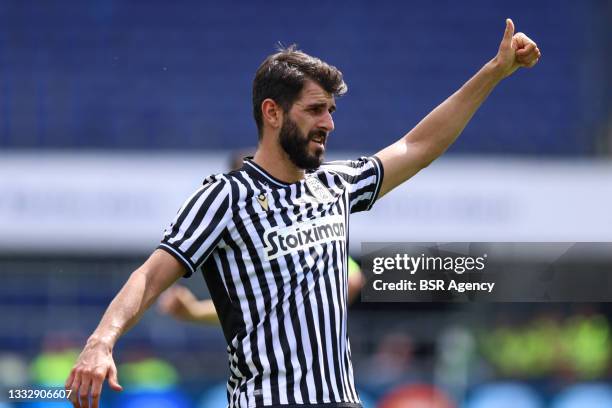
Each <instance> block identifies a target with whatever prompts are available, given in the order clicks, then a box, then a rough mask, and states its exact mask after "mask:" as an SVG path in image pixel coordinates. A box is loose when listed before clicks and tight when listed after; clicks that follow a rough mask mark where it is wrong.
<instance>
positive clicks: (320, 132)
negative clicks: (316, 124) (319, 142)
mask: <svg viewBox="0 0 612 408" xmlns="http://www.w3.org/2000/svg"><path fill="white" fill-rule="evenodd" d="M317 136H320V137H322V138H323V140H327V132H326V131H324V130H320V129H319V130H313V131H310V132H309V133H308V139H312V138H314V137H317Z"/></svg>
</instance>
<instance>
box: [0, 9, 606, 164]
mask: <svg viewBox="0 0 612 408" xmlns="http://www.w3.org/2000/svg"><path fill="white" fill-rule="evenodd" d="M295 7H296V6H295V5H293V4H288V3H286V2H281V1H271V2H266V5H265V6H263V5H261V4H258V3H252V2H247V1H230V2H223V3H218V2H201V1H193V0H190V1H181V2H177V3H173V4H172V6H171V7H168V3H167V2H165V1H160V0H155V1H148V2H146V3H140V2H133V1H116V0H102V1H97V2H82V1H78V0H64V1H62V2H41V3H38V4H37V5H36V7H33V6H32V5H31V4H29V3H27V2H23V1H18V0H5V1H3V2H2V4H1V5H0V66H1V67H2V68H1V71H0V90H1V92H0V95H1V96H0V98H1V99H0V103H1V106H2V108H1V110H0V147H2V148H41V147H42V148H76V149H84V148H108V149H167V148H172V149H193V148H198V149H235V148H242V147H247V146H252V145H253V144H254V143H255V141H256V132H255V127H254V124H253V120H252V118H251V116H252V115H251V105H250V88H251V80H252V76H253V73H254V71H255V69H256V67H257V66H258V65H259V63H260V62H261V61H262V59H263V58H264V56H265V55H268V54H269V53H270V52H271V51H272V50H273V47H274V45H275V44H276V43H277V42H278V41H282V42H283V43H285V44H290V43H293V42H296V43H298V44H299V45H300V46H301V47H302V48H303V49H304V50H306V51H307V52H310V53H312V54H314V55H317V56H321V57H322V58H324V59H327V60H329V61H330V62H332V63H333V64H335V65H337V66H338V67H340V68H341V69H342V70H343V71H344V73H345V76H346V79H347V82H348V84H349V88H350V91H349V94H348V95H347V97H346V98H344V99H343V100H342V102H341V103H340V104H339V108H340V109H339V110H338V112H337V116H336V125H337V131H336V132H335V133H334V135H333V137H332V138H331V140H330V143H331V147H332V148H336V149H338V148H339V149H342V148H346V146H351V148H352V149H355V150H359V151H363V152H374V151H376V150H378V149H379V148H381V147H382V146H385V145H387V144H388V143H389V142H391V141H393V140H395V139H396V138H398V137H399V136H401V135H402V134H403V133H404V132H405V131H406V130H407V129H408V128H409V127H411V126H412V125H414V124H416V122H417V121H418V120H420V118H421V117H422V116H423V115H424V114H425V113H427V112H428V111H429V110H431V108H433V107H434V106H435V105H436V104H438V103H439V102H441V101H442V100H443V99H444V98H445V97H446V96H448V95H449V94H450V93H451V92H453V91H454V90H455V89H456V88H457V87H458V86H459V85H460V84H462V83H463V82H464V81H465V80H466V79H467V78H468V77H469V76H471V75H472V74H473V72H474V71H475V70H476V69H477V68H479V67H480V64H482V63H483V62H484V61H486V60H487V59H488V58H491V57H492V56H493V55H494V54H493V53H494V51H495V50H496V47H497V45H498V43H499V40H500V38H501V34H502V32H503V21H504V18H505V17H507V16H512V17H513V18H514V19H515V21H516V23H517V30H521V31H525V32H527V33H528V34H529V35H531V36H532V37H533V38H535V39H537V41H538V43H539V45H540V48H541V49H542V50H543V59H542V63H541V64H540V65H539V66H538V69H537V70H533V72H530V73H529V74H526V73H520V74H519V75H518V76H520V78H511V79H510V80H508V81H507V82H506V83H504V84H503V85H502V86H501V89H500V90H499V91H498V93H503V95H504V96H503V98H502V97H497V98H492V101H490V102H489V103H488V104H486V105H485V106H484V107H483V109H482V110H481V111H480V112H479V113H478V114H477V115H476V120H474V121H473V123H472V124H471V125H470V126H469V127H468V128H467V129H466V132H465V135H464V137H462V138H461V139H460V141H459V142H458V143H457V144H456V145H455V146H454V147H453V148H452V150H451V151H452V152H470V153H503V154H540V155H541V154H545V155H592V154H595V153H596V152H597V150H598V148H599V149H601V140H600V139H601V138H602V137H603V136H602V132H603V131H604V129H605V126H606V125H607V124H608V119H609V118H608V117H606V115H609V113H610V112H609V107H610V105H609V100H607V101H606V98H608V99H609V94H608V95H606V93H609V90H610V88H609V87H610V84H609V82H606V69H607V72H609V71H610V69H611V66H610V65H609V64H610V61H609V55H610V52H609V51H610V50H609V47H610V44H609V42H606V41H605V40H604V39H605V37H606V34H607V35H608V37H609V35H610V28H609V24H607V23H609V16H610V14H609V8H610V6H609V2H606V1H605V0H592V1H579V2H577V1H572V0H562V1H552V0H546V1H538V2H532V3H529V5H528V6H526V7H525V5H521V4H508V3H497V2H490V1H486V0H474V1H470V2H468V3H466V4H465V5H464V6H462V7H461V10H459V9H458V6H457V5H456V3H454V2H452V1H436V2H428V1H411V2H388V3H385V4H384V5H382V6H380V7H378V6H376V7H373V6H372V3H371V2H368V1H363V0H362V1H351V2H348V1H347V2H334V4H333V5H332V4H331V3H327V2H314V3H312V2H311V3H308V6H306V5H302V6H300V7H299V11H298V10H296V8H295ZM464 10H465V12H463V11H464ZM296 11H298V12H296ZM458 12H459V13H461V15H460V18H458V15H457V13H458ZM606 17H607V19H606ZM606 24H607V25H606ZM606 47H607V48H606ZM606 50H607V53H606ZM606 55H607V57H606ZM606 84H607V85H606ZM365 129H367V132H364V130H365Z"/></svg>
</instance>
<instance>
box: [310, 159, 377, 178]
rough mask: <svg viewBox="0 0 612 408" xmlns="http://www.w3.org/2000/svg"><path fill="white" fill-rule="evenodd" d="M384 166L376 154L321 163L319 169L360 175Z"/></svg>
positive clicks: (345, 174) (343, 175) (338, 173)
mask: <svg viewBox="0 0 612 408" xmlns="http://www.w3.org/2000/svg"><path fill="white" fill-rule="evenodd" d="M381 167H382V165H381V163H380V160H379V159H378V158H377V157H376V156H370V157H366V156H362V157H359V158H357V159H352V160H335V161H330V162H325V163H323V164H321V167H319V169H318V170H317V171H321V172H325V173H333V174H337V175H339V176H342V177H345V178H346V177H347V176H352V177H354V176H358V175H360V174H362V173H363V172H368V171H370V172H376V171H378V170H379V169H380V168H381Z"/></svg>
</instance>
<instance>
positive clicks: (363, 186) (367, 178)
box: [322, 156, 384, 213]
mask: <svg viewBox="0 0 612 408" xmlns="http://www.w3.org/2000/svg"><path fill="white" fill-rule="evenodd" d="M322 167H324V169H325V170H329V171H332V172H334V173H336V174H338V175H339V176H340V177H342V179H343V180H344V183H345V184H346V185H347V190H348V194H349V204H350V209H351V212H352V213H354V212H359V211H367V210H369V209H370V208H372V205H374V202H375V201H376V199H377V198H378V194H379V193H380V188H381V185H382V181H383V176H384V173H383V171H384V170H383V166H382V163H381V162H380V159H379V158H378V157H376V156H371V157H360V158H359V159H357V160H345V161H333V162H329V163H324V164H323V165H322Z"/></svg>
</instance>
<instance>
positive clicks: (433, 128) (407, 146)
mask: <svg viewBox="0 0 612 408" xmlns="http://www.w3.org/2000/svg"><path fill="white" fill-rule="evenodd" d="M540 56H541V53H540V50H539V49H538V47H537V46H536V44H535V43H534V42H533V41H532V40H530V39H529V38H528V37H527V36H526V35H525V34H522V33H518V34H514V24H513V23H512V20H510V19H507V20H506V31H505V32H504V38H503V39H502V42H501V44H500V46H499V51H498V52H497V55H496V56H495V58H493V59H492V60H491V61H489V62H488V63H487V64H485V66H484V67H482V69H480V71H478V72H477V73H476V75H474V76H473V77H472V78H471V79H470V80H469V81H467V82H466V83H465V84H464V85H463V86H462V87H461V88H460V89H459V90H458V91H457V92H455V93H454V94H453V95H451V96H450V97H449V98H448V99H446V100H445V101H444V102H442V103H441V104H440V105H439V106H438V107H436V108H435V109H434V110H433V111H431V112H430V113H429V114H428V115H427V116H426V117H425V118H424V119H423V120H421V122H419V123H418V124H417V125H416V126H415V127H414V129H412V130H411V131H410V132H408V133H407V134H406V135H405V136H404V137H403V138H401V139H400V140H398V141H397V142H395V143H394V144H392V145H390V146H388V147H387V148H385V149H383V150H382V151H380V152H378V153H377V154H376V156H378V158H379V159H380V160H381V162H382V164H383V167H384V171H385V177H384V179H383V184H382V187H381V191H380V195H379V196H382V195H384V194H386V193H388V192H389V191H390V190H392V189H393V188H395V187H397V186H398V185H399V184H401V183H403V182H404V181H406V180H408V179H409V178H410V177H412V176H414V175H415V174H416V173H418V172H419V171H420V170H421V169H423V168H425V167H427V166H428V165H429V164H430V163H431V162H432V161H434V160H435V159H436V158H438V157H439V156H440V155H441V154H442V153H444V152H445V151H446V149H447V148H448V147H449V146H450V145H451V144H452V143H453V142H454V141H455V139H456V138H457V136H459V134H460V133H461V131H462V130H463V129H464V128H465V126H466V125H467V123H468V122H469V121H470V119H471V118H472V116H473V115H474V113H475V112H476V110H478V108H479V107H480V105H481V104H482V103H483V102H484V101H485V99H486V98H487V96H488V95H489V93H491V91H492V90H493V88H495V86H496V85H497V84H498V83H499V82H500V81H501V80H502V79H504V78H505V77H507V76H509V75H511V74H512V73H513V72H514V71H516V70H517V69H518V68H519V67H527V68H531V67H533V66H534V65H535V64H536V63H537V62H538V59H539V58H540Z"/></svg>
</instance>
